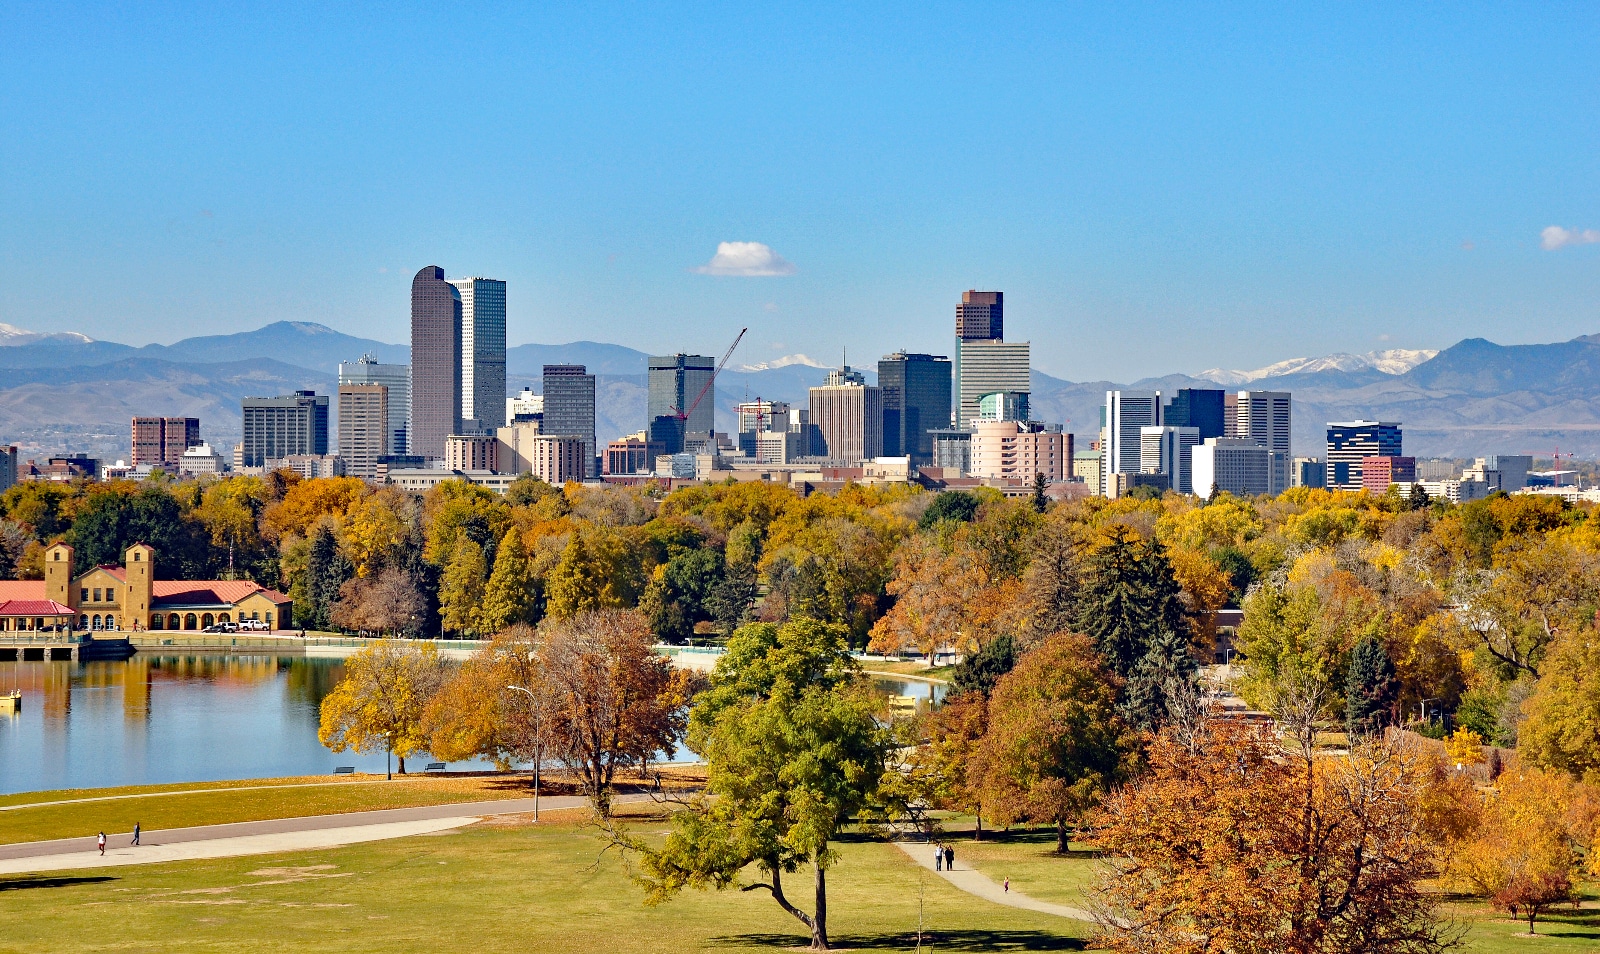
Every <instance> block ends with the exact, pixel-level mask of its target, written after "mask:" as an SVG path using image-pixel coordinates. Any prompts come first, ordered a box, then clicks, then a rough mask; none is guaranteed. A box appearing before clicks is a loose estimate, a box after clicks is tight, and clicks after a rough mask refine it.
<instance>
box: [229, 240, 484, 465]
mask: <svg viewBox="0 0 1600 954" xmlns="http://www.w3.org/2000/svg"><path fill="white" fill-rule="evenodd" d="M460 429H461V292H460V291H459V290H457V289H456V287H455V286H454V285H452V284H450V283H449V282H447V281H445V280H444V269H442V268H440V267H438V266H437V265H429V266H428V267H427V268H424V269H423V270H422V271H420V272H417V274H416V277H415V278H413V279H411V425H410V427H409V428H408V435H409V437H410V445H411V446H410V448H409V451H410V453H411V454H413V455H415V456H418V457H428V458H432V459H435V460H443V459H444V442H445V439H446V438H448V437H449V436H450V435H451V434H454V433H457V432H458V431H459V430H460ZM247 454H248V451H247Z"/></svg>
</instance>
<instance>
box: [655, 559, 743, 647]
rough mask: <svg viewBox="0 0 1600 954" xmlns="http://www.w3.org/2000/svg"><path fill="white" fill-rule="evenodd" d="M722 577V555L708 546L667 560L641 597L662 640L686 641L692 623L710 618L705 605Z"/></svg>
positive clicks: (690, 633) (690, 631)
mask: <svg viewBox="0 0 1600 954" xmlns="http://www.w3.org/2000/svg"><path fill="white" fill-rule="evenodd" d="M722 580H723V565H722V554H721V553H720V552H718V551H716V550H714V549H711V548H709V547H705V548H702V549H699V550H691V551H689V552H687V553H681V554H679V555H677V556H675V557H673V558H672V559H670V560H668V561H667V562H666V564H665V565H663V566H662V567H660V568H658V569H657V570H656V575H655V578H654V579H652V580H651V581H650V584H649V585H648V586H646V587H645V592H644V596H643V597H642V598H641V600H640V609H641V610H643V611H644V613H645V617H646V618H647V619H648V620H649V621H650V629H651V631H653V632H654V633H655V634H656V636H657V637H658V638H660V639H661V640H663V641H665V642H669V643H686V642H688V641H689V637H691V636H693V635H694V626H695V624H696V623H698V622H701V621H702V620H707V619H710V618H711V614H710V610H709V609H708V607H707V604H708V603H709V602H710V599H711V595H712V593H713V592H715V590H716V588H717V586H718V585H719V584H721V583H722Z"/></svg>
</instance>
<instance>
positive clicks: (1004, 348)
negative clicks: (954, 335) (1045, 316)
mask: <svg viewBox="0 0 1600 954" xmlns="http://www.w3.org/2000/svg"><path fill="white" fill-rule="evenodd" d="M956 350H957V351H958V352H959V353H960V361H961V365H960V366H961V372H960V373H961V382H960V388H961V393H960V405H959V408H958V411H957V413H958V414H959V419H958V420H957V421H956V426H957V427H959V428H968V427H971V426H972V422H973V420H974V419H976V418H977V417H978V402H979V400H981V399H982V398H983V396H984V395H985V394H989V393H992V392H994V391H1014V392H1017V393H1021V394H1027V393H1029V392H1030V391H1032V389H1033V384H1032V381H1031V380H1030V375H1029V371H1028V359H1029V350H1030V348H1029V343H1028V342H1026V341H958V342H956Z"/></svg>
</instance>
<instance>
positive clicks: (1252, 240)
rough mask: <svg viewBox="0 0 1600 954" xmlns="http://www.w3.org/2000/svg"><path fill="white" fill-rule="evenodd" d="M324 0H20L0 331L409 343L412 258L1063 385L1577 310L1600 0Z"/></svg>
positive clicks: (1483, 331) (809, 350)
mask: <svg viewBox="0 0 1600 954" xmlns="http://www.w3.org/2000/svg"><path fill="white" fill-rule="evenodd" d="M326 6H332V5H319V6H307V7H303V8H296V7H294V6H292V5H271V6H267V5H262V6H261V7H260V8H251V7H248V6H245V5H238V4H212V5H203V6H192V7H185V6H175V5H174V6H159V5H155V4H148V5H146V4H127V5H115V6H104V7H95V6H78V5H71V4H64V3H52V4H48V5H39V6H28V5H23V4H9V5H8V6H7V14H6V16H5V18H4V21H3V22H0V43H3V44H4V47H5V49H6V51H7V52H6V55H5V56H4V57H0V89H3V90H4V92H5V101H6V107H7V108H6V114H5V119H4V134H3V135H0V264H3V265H4V266H5V269H6V272H7V275H8V281H6V282H5V283H4V285H3V286H0V321H3V322H7V323H10V324H13V325H18V326H21V327H26V328H32V329H36V330H47V331H61V330H80V331H83V332H85V333H87V334H90V335H93V336H95V337H101V338H109V339H114V340H120V341H127V342H130V343H134V344H139V343H144V342H148V341H172V340H175V339H178V338H181V337H185V336H188V335H193V334H208V333H217V332H223V331H235V330H245V329H249V328H254V327H257V326H259V325H261V324H264V323H266V322H269V321H274V320H279V319H294V320H310V321H319V322H323V323H325V324H328V325H331V326H333V327H336V328H339V329H340V330H343V331H346V332H350V333H353V334H361V335H366V336H370V337H377V338H382V339H385V340H390V341H402V340H404V339H405V337H406V335H407V333H408V317H407V315H408V312H407V309H408V294H409V283H410V278H411V275H412V274H413V273H414V272H415V271H416V270H417V269H418V268H420V267H422V266H424V265H430V264H437V265H440V266H442V267H444V269H445V270H446V272H447V274H449V275H451V276H458V275H466V274H480V275H489V276H494V277H500V278H505V279H506V280H507V281H508V282H509V283H510V286H509V292H508V297H509V309H510V320H511V328H510V335H509V336H510V339H511V341H512V343H521V342H527V341H541V342H559V341H567V340H572V339H578V338H587V339H593V340H601V341H613V342H618V343H621V344H627V345H630V346H633V347H637V348H640V349H642V350H651V351H662V350H680V349H683V350H694V351H702V352H705V353H710V354H720V353H721V352H722V350H723V349H724V348H725V347H726V344H727V343H728V342H729V341H731V340H732V338H733V335H734V333H735V332H736V331H737V329H738V328H739V327H741V326H744V325H749V326H750V327H751V334H750V336H749V337H747V339H746V343H745V345H743V346H741V350H740V354H739V360H740V361H743V362H754V361H759V360H769V359H771V358H774V357H777V356H780V355H783V354H788V353H794V352H803V353H805V354H808V355H811V356H812V357H814V358H817V359H821V360H825V361H833V360H837V357H836V356H837V355H838V354H839V353H840V351H841V350H842V349H844V348H848V349H849V352H850V355H851V359H852V361H855V362H856V363H862V364H866V363H868V362H869V361H870V360H871V359H874V358H876V357H877V356H878V355H879V354H882V353H884V352H886V351H890V350H894V349H897V348H906V349H911V350H926V351H934V352H948V350H949V348H950V338H951V335H952V325H953V314H954V304H955V302H956V300H957V299H958V298H959V295H960V292H961V290H962V289H965V288H969V287H979V288H999V289H1002V290H1004V291H1005V292H1006V297H1007V302H1006V304H1007V322H1006V329H1007V332H1008V334H1007V337H1008V338H1017V339H1021V338H1028V339H1031V340H1032V341H1033V342H1034V363H1035V365H1036V366H1037V367H1039V368H1040V369H1042V370H1045V371H1048V372H1050V373H1052V374H1056V375H1059V376H1063V377H1068V378H1072V379H1076V380H1083V379H1092V378H1101V377H1109V378H1112V379H1117V380H1131V379H1133V378H1137V377H1140V376H1144V375H1149V374H1162V373H1167V372H1171V371H1196V370H1200V369H1203V368H1209V367H1217V366H1222V367H1232V368H1250V367H1256V366H1259V365H1263V364H1266V363H1269V362H1271V361H1275V360H1280V359H1283V358H1289V357H1295V356H1301V355H1316V354H1323V353H1328V352H1333V351H1366V350H1370V349H1375V348H1386V347H1404V348H1420V347H1442V346H1447V345H1449V344H1451V343H1453V342H1455V341H1457V340H1459V339H1461V338H1463V337H1470V336H1483V337H1487V338H1490V339H1493V340H1495V341H1500V342H1506V343H1512V342H1529V341H1552V340H1564V339H1566V338H1570V337H1572V336H1574V335H1579V334H1589V333H1597V332H1600V294H1597V293H1600V243H1597V242H1593V241H1589V242H1585V241H1583V240H1584V239H1600V233H1596V234H1591V235H1587V236H1585V234H1584V232H1583V230H1586V229H1597V230H1600V122H1597V121H1596V119H1597V117H1600V83H1597V78H1600V67H1597V65H1596V64H1597V59H1596V56H1595V51H1596V50H1600V7H1597V6H1595V5H1591V4H1541V5H1517V4H1434V5H1400V4H1386V5H1374V6H1359V5H1354V4H1328V5H1323V6H1314V5H1309V4H1291V5H1282V4H1263V5H1260V6H1247V5H1201V4H1182V5H1172V6H1157V5H1145V6H1139V7H1135V8H1133V9H1131V10H1130V9H1114V7H1116V6H1121V5H1111V4H1100V5H1075V4H1066V3H1050V4H1040V5H1014V6H1013V5H997V4H974V5H948V4H929V3H918V4H905V5H898V6H890V5H861V4H849V5H834V4H825V3H806V4H793V5H789V6H777V5H752V4H748V3H745V4H726V5H724V4H715V3H699V4H693V5H688V4H676V5H674V4H659V5H644V4H629V5H618V6H604V5H600V4H583V5H577V4H547V5H540V6H535V5H507V6H505V7H501V8H496V7H491V6H465V7H447V6H445V5H442V4H434V5H428V6H417V7H414V8H409V9H407V8H402V7H400V6H398V5H384V6H377V5H374V6H372V7H369V8H366V9H356V8H353V7H351V8H347V9H337V10H329V9H326V8H325V7H326ZM1286 6H1287V9H1285V7H1286ZM1550 226H1559V227H1561V228H1565V229H1570V230H1573V234H1572V237H1571V238H1572V240H1571V241H1570V242H1569V243H1568V244H1566V245H1565V246H1564V247H1561V248H1557V249H1553V250H1547V249H1545V248H1543V247H1541V233H1542V230H1544V229H1546V228H1547V227H1550ZM734 241H742V242H760V243H764V244H765V245H767V246H770V248H771V249H772V250H773V251H774V252H775V254H776V255H778V256H781V258H782V259H783V260H785V261H787V262H788V263H791V264H792V267H793V274H789V275H778V276H766V277H737V276H727V275H714V274H711V275H708V274H701V273H698V272H696V271H695V269H696V268H697V267H699V266H704V265H706V264H707V262H708V261H709V260H710V259H711V258H712V255H713V253H715V252H716V250H717V246H718V243H721V242H734Z"/></svg>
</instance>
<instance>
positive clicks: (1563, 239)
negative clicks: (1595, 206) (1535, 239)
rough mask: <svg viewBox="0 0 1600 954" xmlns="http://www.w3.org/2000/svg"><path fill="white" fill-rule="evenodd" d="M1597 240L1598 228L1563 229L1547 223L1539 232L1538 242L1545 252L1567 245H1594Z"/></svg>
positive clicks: (1598, 238) (1598, 237) (1599, 238)
mask: <svg viewBox="0 0 1600 954" xmlns="http://www.w3.org/2000/svg"><path fill="white" fill-rule="evenodd" d="M1597 242H1600V230H1596V229H1564V228H1562V227H1561V226H1559V225H1547V226H1545V229H1544V231H1542V232H1540V233H1539V244H1540V245H1542V246H1544V249H1545V251H1547V252H1553V251H1555V250H1556V249H1558V248H1566V247H1567V246H1568V245H1594V244H1595V243H1597Z"/></svg>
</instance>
